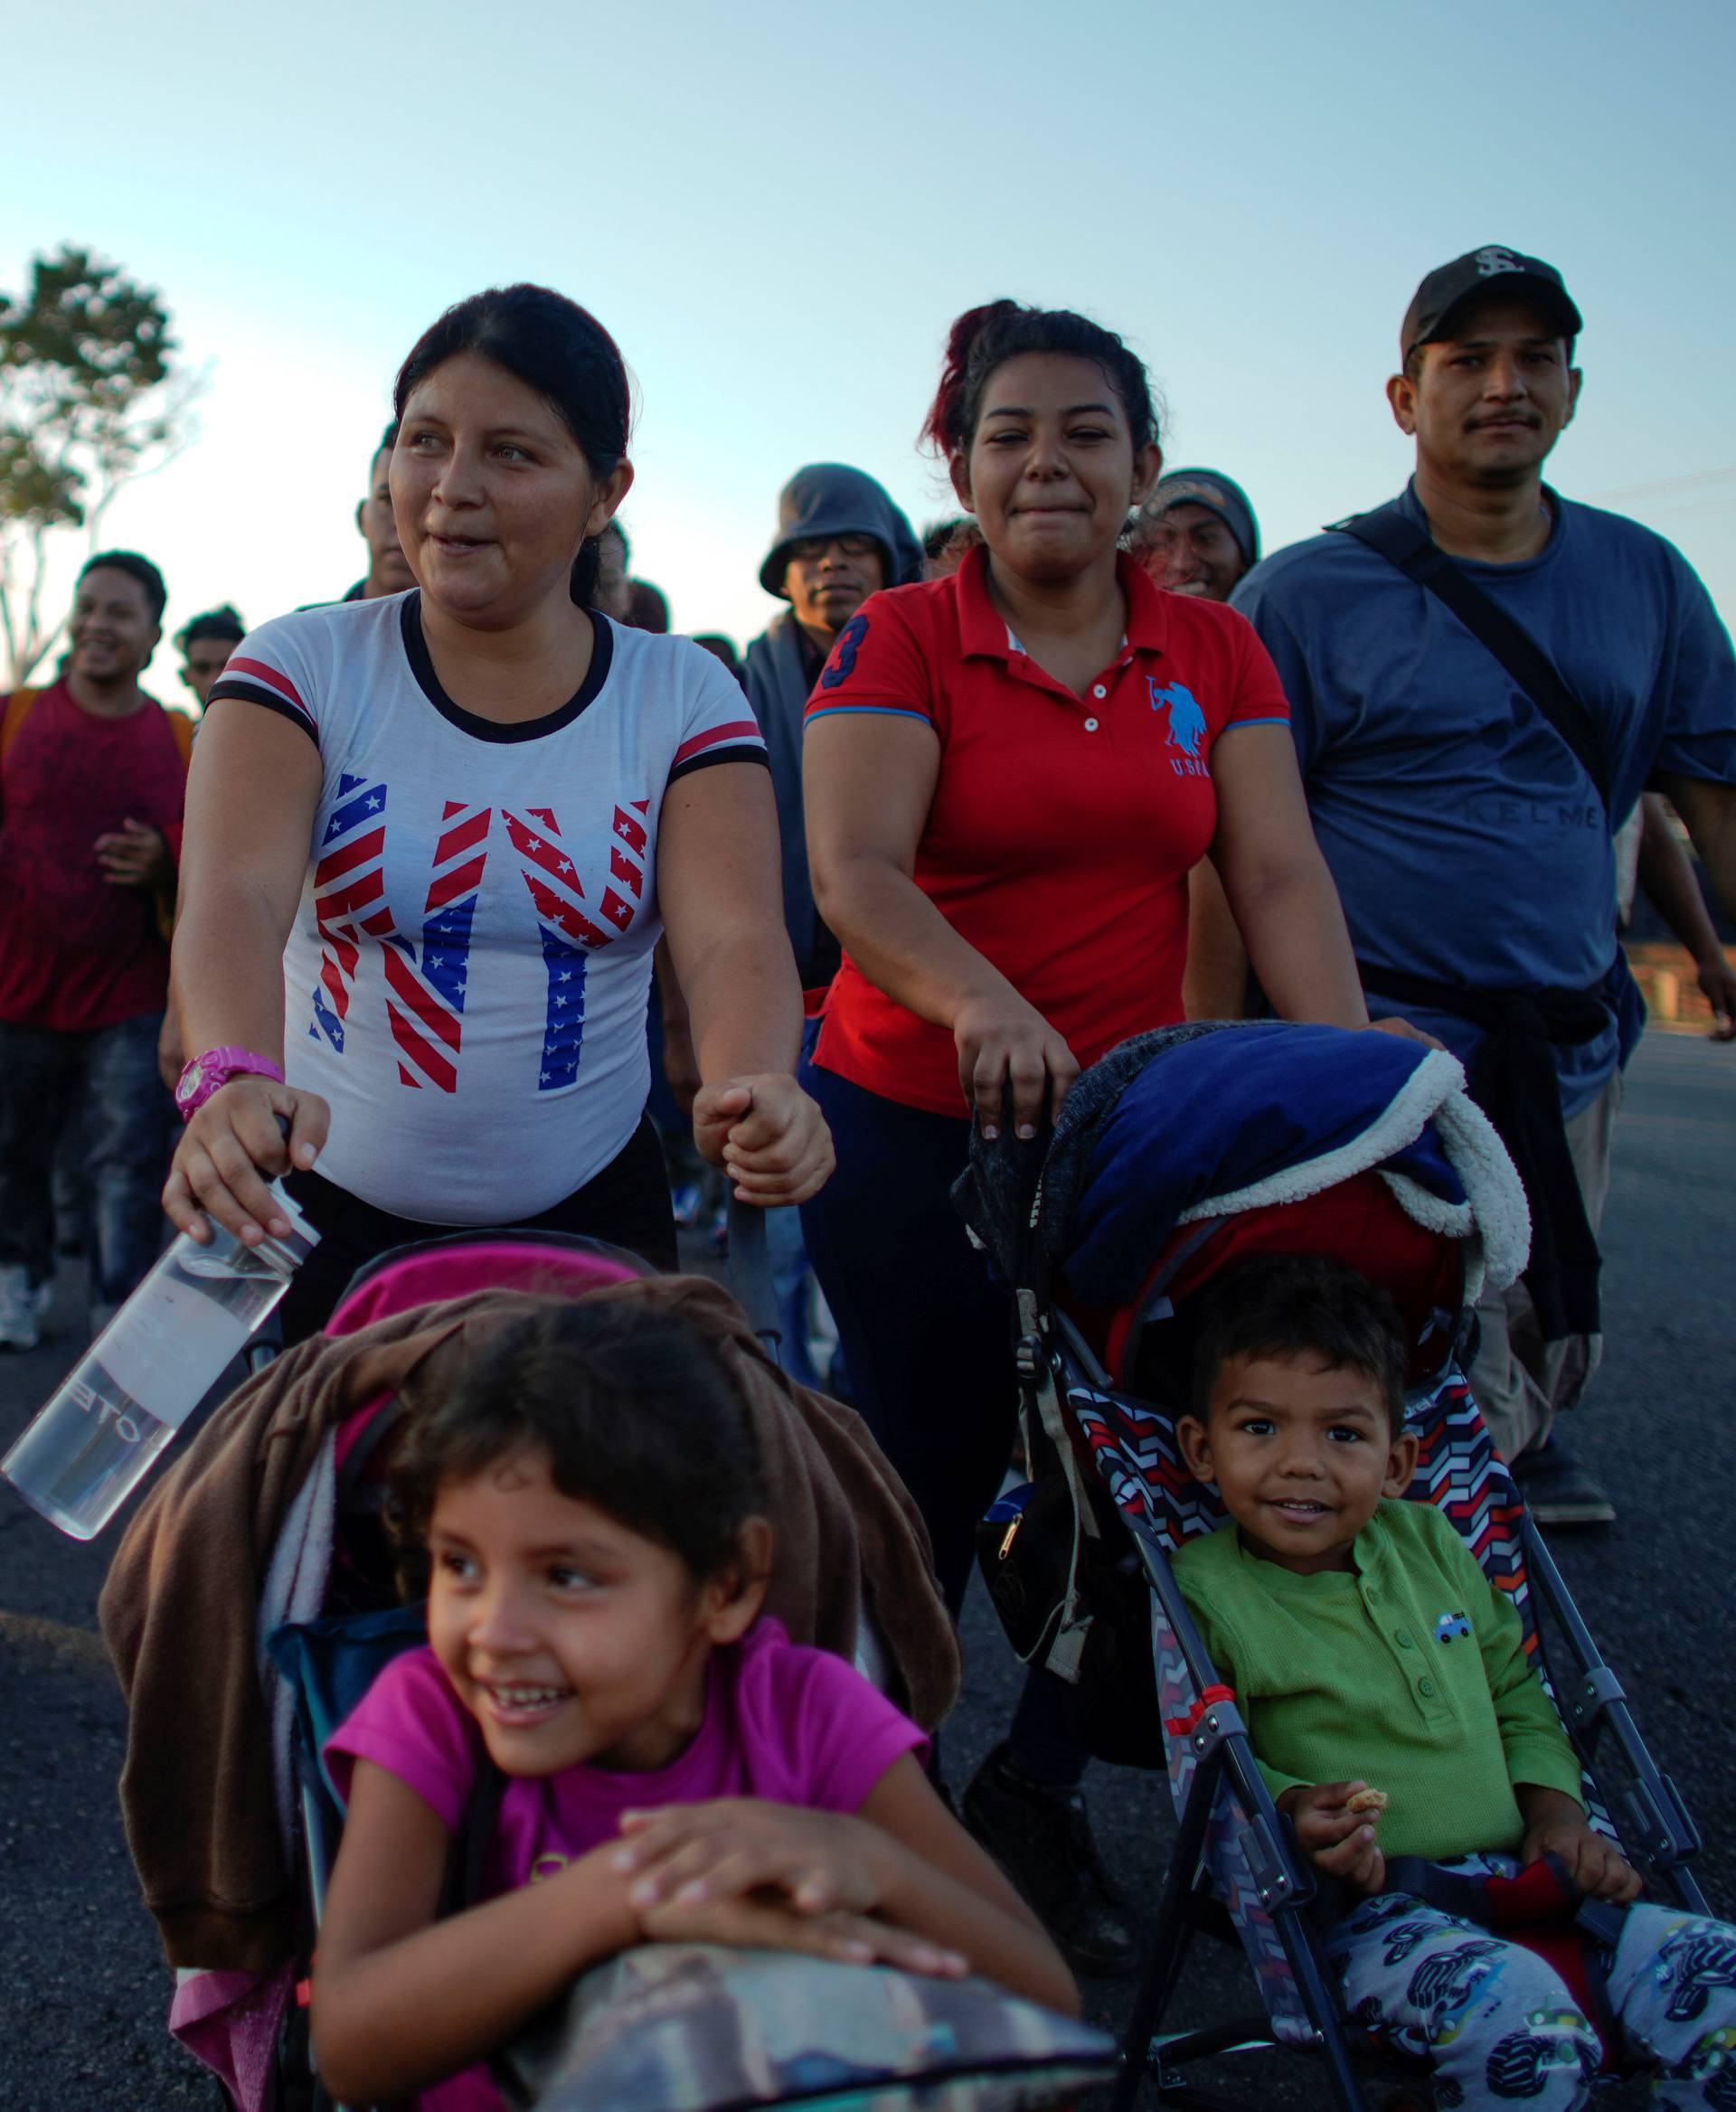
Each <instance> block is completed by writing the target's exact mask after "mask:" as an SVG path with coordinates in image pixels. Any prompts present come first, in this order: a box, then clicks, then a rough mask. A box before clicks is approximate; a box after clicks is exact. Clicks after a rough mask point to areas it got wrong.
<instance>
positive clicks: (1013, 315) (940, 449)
mask: <svg viewBox="0 0 1736 2112" xmlns="http://www.w3.org/2000/svg"><path fill="white" fill-rule="evenodd" d="M1027 352H1058V353H1065V354H1070V355H1071V357H1073V358H1075V359H1088V360H1090V361H1091V362H1092V363H1094V364H1095V365H1097V366H1099V367H1101V368H1102V370H1103V374H1104V378H1105V379H1106V380H1107V381H1108V382H1109V384H1110V386H1111V387H1112V388H1113V389H1114V391H1115V392H1116V394H1117V395H1118V397H1119V398H1120V400H1121V408H1122V410H1124V411H1125V412H1126V413H1127V426H1128V429H1129V430H1130V431H1131V433H1132V435H1133V445H1134V448H1135V451H1136V452H1137V450H1138V449H1139V448H1143V447H1145V446H1146V444H1147V443H1148V442H1150V441H1152V440H1155V439H1156V438H1157V410H1156V405H1155V404H1154V402H1153V401H1152V393H1151V382H1150V381H1149V379H1148V378H1147V376H1146V369H1145V364H1144V362H1143V361H1141V360H1140V359H1139V358H1138V357H1137V354H1134V353H1131V352H1129V351H1128V350H1127V346H1126V345H1125V344H1122V342H1121V340H1120V339H1119V338H1118V336H1117V335H1116V334H1115V332H1114V331H1113V330H1106V329H1104V327H1103V325H1101V324H1100V323H1093V322H1092V321H1091V320H1090V317H1089V316H1080V315H1075V314H1074V312H1073V311H1072V309H1071V308H1028V307H1025V306H1024V305H1023V304H1022V303H1021V302H1018V301H1010V300H1000V301H988V302H986V303H985V304H984V306H981V307H980V308H967V309H966V311H965V313H964V314H963V315H962V316H959V318H958V321H957V322H956V323H955V324H954V325H953V326H952V328H951V330H950V331H949V332H948V335H947V357H946V364H945V366H944V368H943V369H942V370H941V374H940V386H939V388H938V389H937V390H936V391H935V392H934V401H933V402H932V403H931V404H930V405H929V415H928V417H927V418H926V419H925V420H923V424H922V430H921V433H920V436H919V438H920V439H921V440H923V441H924V442H926V443H927V445H928V446H929V447H930V448H932V449H933V450H934V452H935V453H936V454H938V455H943V456H945V455H962V454H964V453H966V452H967V449H968V448H969V447H970V443H971V440H972V438H974V437H975V435H976V431H977V419H978V418H979V417H980V416H981V414H982V408H983V391H984V390H985V389H986V387H987V386H988V378H989V376H990V375H991V374H992V373H993V372H995V368H996V367H998V366H1002V365H1004V364H1005V363H1006V361H1008V360H1010V359H1017V358H1018V357H1019V356H1020V354H1022V353H1027Z"/></svg>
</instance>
